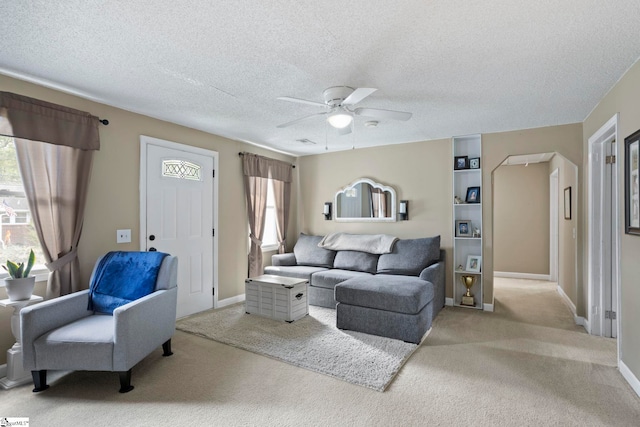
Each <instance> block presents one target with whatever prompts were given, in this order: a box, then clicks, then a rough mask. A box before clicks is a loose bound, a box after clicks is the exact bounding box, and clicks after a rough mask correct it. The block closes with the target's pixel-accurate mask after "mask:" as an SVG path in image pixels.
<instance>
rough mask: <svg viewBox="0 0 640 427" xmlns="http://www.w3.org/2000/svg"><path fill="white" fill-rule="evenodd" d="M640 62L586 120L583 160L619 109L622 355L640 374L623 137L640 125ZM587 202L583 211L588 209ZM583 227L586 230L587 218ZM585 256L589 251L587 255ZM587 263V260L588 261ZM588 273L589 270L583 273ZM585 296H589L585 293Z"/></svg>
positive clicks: (637, 250)
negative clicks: (593, 137) (626, 219)
mask: <svg viewBox="0 0 640 427" xmlns="http://www.w3.org/2000/svg"><path fill="white" fill-rule="evenodd" d="M639 99H640V63H636V64H635V65H634V66H633V67H631V69H630V70H629V71H628V72H627V73H626V74H625V75H624V76H623V77H622V78H621V79H620V81H619V82H618V83H617V84H616V85H615V86H614V87H613V88H612V89H611V90H610V91H609V93H608V94H607V95H606V96H605V97H604V98H603V99H602V100H601V101H600V103H599V104H598V105H597V106H596V108H595V109H594V110H593V112H592V113H591V114H590V115H589V116H588V117H587V119H586V120H585V122H584V134H583V142H584V164H587V162H588V157H587V155H588V152H589V151H588V140H589V137H590V136H591V135H593V134H594V133H595V132H596V131H597V130H598V129H599V128H600V127H601V126H603V125H604V124H605V123H606V122H607V121H608V120H609V119H610V118H611V117H612V116H613V115H614V114H616V113H619V114H620V115H619V121H618V143H617V144H616V145H617V147H616V149H617V158H618V159H619V161H618V162H617V167H618V176H619V177H620V180H619V187H618V195H619V205H618V209H619V217H618V221H619V222H618V223H619V224H620V226H619V238H620V301H621V306H620V307H619V312H618V315H619V318H620V322H619V324H620V330H619V332H618V337H619V339H620V343H621V348H620V358H621V360H622V362H623V363H624V364H625V365H626V366H627V367H628V368H629V369H630V370H631V372H632V373H633V374H634V375H635V377H636V378H640V334H638V324H640V284H639V283H638V277H640V262H638V254H640V237H638V236H632V235H627V234H625V233H624V161H625V159H624V138H626V137H627V136H629V135H631V134H632V133H634V132H635V131H637V130H638V129H640V102H638V100H639ZM585 207H586V204H585V205H584V206H583V211H585V212H586V209H585ZM582 228H583V230H584V232H585V233H586V222H584V223H583V225H582ZM584 256H585V257H586V254H585V255H584ZM585 264H586V263H585ZM584 274H585V275H586V271H585V273H584ZM585 298H586V297H585Z"/></svg>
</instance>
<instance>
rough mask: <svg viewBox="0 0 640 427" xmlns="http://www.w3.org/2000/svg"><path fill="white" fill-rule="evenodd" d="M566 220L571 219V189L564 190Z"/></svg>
mask: <svg viewBox="0 0 640 427" xmlns="http://www.w3.org/2000/svg"><path fill="white" fill-rule="evenodd" d="M564 219H571V187H567V188H565V189H564Z"/></svg>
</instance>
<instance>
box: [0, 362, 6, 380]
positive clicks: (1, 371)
mask: <svg viewBox="0 0 640 427" xmlns="http://www.w3.org/2000/svg"><path fill="white" fill-rule="evenodd" d="M6 376H7V364H6V363H5V364H4V365H0V378H4V377H6Z"/></svg>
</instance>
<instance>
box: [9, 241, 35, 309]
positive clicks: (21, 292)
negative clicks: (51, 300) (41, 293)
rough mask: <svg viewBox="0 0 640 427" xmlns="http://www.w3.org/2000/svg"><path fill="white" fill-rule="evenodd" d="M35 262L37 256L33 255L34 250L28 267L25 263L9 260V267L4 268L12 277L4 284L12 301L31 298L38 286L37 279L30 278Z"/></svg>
mask: <svg viewBox="0 0 640 427" xmlns="http://www.w3.org/2000/svg"><path fill="white" fill-rule="evenodd" d="M35 260H36V255H35V254H34V253H33V249H31V252H30V253H29V260H28V261H27V265H26V266H25V265H24V262H21V263H20V264H17V263H15V262H13V261H9V260H7V265H3V266H2V268H4V269H5V270H7V272H8V273H9V276H10V277H7V278H5V279H4V283H5V286H6V289H7V295H8V296H9V299H10V300H11V301H21V300H25V299H29V298H31V295H32V294H33V287H34V286H35V284H36V277H35V276H29V273H31V268H33V264H34V262H35Z"/></svg>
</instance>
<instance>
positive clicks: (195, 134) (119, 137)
mask: <svg viewBox="0 0 640 427" xmlns="http://www.w3.org/2000/svg"><path fill="white" fill-rule="evenodd" d="M0 90H3V91H8V92H14V93H18V94H21V95H26V96H31V97H34V98H38V99H42V100H45V101H49V102H54V103H57V104H61V105H64V106H67V107H72V108H77V109H79V110H83V111H87V112H90V113H91V114H93V115H96V116H99V117H100V118H106V119H109V121H110V124H109V125H108V126H102V125H100V139H101V148H100V151H97V152H96V154H95V157H94V166H93V171H92V175H91V184H90V187H89V197H88V202H87V209H86V217H85V222H84V228H83V232H82V238H81V241H80V245H79V251H78V257H79V259H80V264H81V273H82V277H83V279H84V281H85V282H87V284H88V278H89V275H90V273H91V270H92V268H93V265H94V263H95V261H96V259H97V258H98V257H99V256H100V255H102V254H104V253H105V252H108V251H111V250H138V249H139V239H138V236H139V232H140V229H139V222H140V221H139V215H140V214H139V210H140V209H139V190H138V181H139V170H140V167H139V163H140V135H148V136H152V137H155V138H160V139H165V140H169V141H174V142H178V143H182V144H187V145H192V146H195V147H201V148H206V149H209V150H213V151H217V152H218V153H219V170H218V171H216V177H218V179H219V180H220V181H219V195H218V200H219V218H218V230H216V235H217V236H218V239H219V240H218V243H219V249H220V251H219V252H220V253H219V258H218V266H219V271H218V286H219V299H225V298H230V297H234V296H237V295H240V294H243V293H244V279H245V278H246V274H247V237H246V236H247V222H246V216H245V199H244V189H243V186H242V172H241V161H240V159H239V156H238V152H240V151H249V152H253V153H257V154H262V155H267V156H269V157H272V158H277V159H280V160H285V161H288V162H294V161H295V158H292V157H289V156H285V155H282V154H278V153H274V152H270V151H267V150H262V149H259V148H258V147H255V146H252V145H249V144H246V143H242V142H238V141H233V140H229V139H226V138H222V137H219V136H216V135H211V134H207V133H204V132H200V131H197V130H194V129H190V128H186V127H183V126H178V125H175V124H171V123H168V122H164V121H161V120H156V119H152V118H150V117H146V116H142V115H139V114H135V113H131V112H128V111H125V110H121V109H118V108H113V107H109V106H106V105H103V104H99V103H96V102H92V101H89V100H86V99H82V98H78V97H76V96H72V95H69V94H65V93H62V92H58V91H55V90H50V89H46V88H43V87H41V86H37V85H34V84H30V83H27V82H24V81H20V80H16V79H12V78H9V77H6V76H2V75H0ZM211 120H215V118H213V117H212V118H211ZM292 193H293V194H292V207H293V208H292V211H291V218H293V219H292V220H291V224H290V226H289V231H288V233H289V235H290V236H293V237H292V241H295V235H296V226H295V218H296V215H297V213H296V210H297V209H296V206H297V202H296V200H295V197H296V194H297V184H296V183H295V182H294V184H293V189H292ZM120 228H130V229H131V233H132V243H130V244H116V235H115V233H116V230H117V229H120ZM5 311H7V310H4V309H3V310H0V312H2V314H1V315H0V316H1V317H0V336H1V337H2V342H0V364H2V363H5V350H6V349H7V348H8V347H9V346H10V345H11V344H12V342H11V341H12V338H9V339H8V340H6V339H5V337H7V336H10V335H11V334H10V326H9V322H8V316H7V314H6V313H5Z"/></svg>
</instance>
